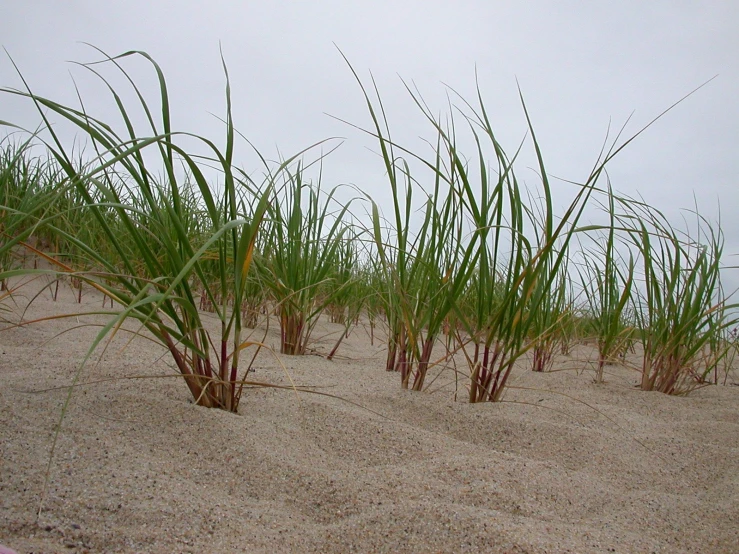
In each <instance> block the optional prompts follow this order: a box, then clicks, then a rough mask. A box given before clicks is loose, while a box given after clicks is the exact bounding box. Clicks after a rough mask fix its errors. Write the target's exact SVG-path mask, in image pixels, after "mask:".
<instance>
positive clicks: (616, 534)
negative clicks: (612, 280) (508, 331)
mask: <svg viewBox="0 0 739 554" xmlns="http://www.w3.org/2000/svg"><path fill="white" fill-rule="evenodd" d="M65 287H66V288H63V289H62V290H61V292H60V298H59V300H58V301H57V302H52V301H51V299H50V298H49V294H48V292H47V293H44V294H42V295H41V296H40V297H39V298H38V299H37V300H36V301H35V302H34V303H33V304H32V305H31V307H30V308H29V309H28V311H27V313H26V314H25V317H26V319H33V318H36V317H42V316H45V315H51V314H55V313H68V312H70V311H73V310H86V309H87V310H89V309H98V308H99V307H100V306H101V299H100V297H99V296H98V295H97V294H96V293H94V292H93V291H85V294H84V295H83V305H82V306H81V307H80V306H78V305H77V304H75V303H74V300H73V294H72V291H71V290H70V288H69V286H68V285H66V286H65ZM28 290H29V291H30V290H31V289H30V288H29V289H28ZM25 294H26V295H29V294H30V292H26V293H25ZM24 302H25V300H24V299H23V298H20V297H19V298H18V303H19V308H20V307H22V306H23V303H24ZM19 308H16V309H15V311H16V314H17V313H18V310H19ZM94 321H96V320H95V318H92V317H89V316H82V317H80V318H79V323H85V322H94ZM97 321H100V319H99V318H98V319H97ZM79 323H78V321H77V320H57V321H50V322H46V323H40V324H35V325H32V326H28V327H23V328H17V329H11V330H6V331H3V332H0V353H1V354H0V355H1V357H0V439H2V440H1V446H0V543H2V544H5V545H7V546H9V547H12V548H13V549H15V550H16V551H18V552H19V553H31V552H33V553H53V552H209V553H231V552H336V553H339V552H491V553H495V552H530V553H539V552H669V553H682V552H696V553H697V552H716V553H720V552H737V551H738V549H739V547H738V546H737V545H739V456H737V454H738V453H739V387H736V386H726V387H707V388H704V389H701V390H699V391H697V392H695V393H694V394H693V395H691V396H690V397H687V398H671V397H668V396H665V395H662V394H659V393H643V392H640V391H638V390H636V389H634V387H633V383H635V382H636V378H637V375H636V374H635V373H634V372H632V371H630V370H628V369H626V368H623V367H612V368H609V370H610V374H609V375H608V382H607V383H606V384H604V385H600V386H597V385H594V384H593V383H592V372H590V371H583V370H584V369H585V368H587V367H588V363H587V361H586V358H587V357H588V356H592V352H591V351H590V350H589V349H588V348H585V347H581V348H579V349H577V351H576V352H575V353H574V355H573V356H560V357H559V358H558V360H557V364H556V366H555V368H556V369H566V371H557V372H552V373H546V374H533V373H532V372H531V371H529V370H528V369H527V368H525V367H521V368H519V370H518V371H517V374H516V382H515V384H516V385H519V386H524V387H531V388H534V389H536V390H515V389H512V390H511V391H510V392H509V394H508V396H507V399H509V400H516V401H519V402H521V403H513V402H510V403H502V404H496V405H491V404H480V405H469V404H467V403H465V402H464V401H459V402H455V401H454V400H453V391H454V383H453V374H452V373H451V372H447V373H445V374H444V375H443V376H442V377H441V378H440V379H439V380H437V382H436V383H435V384H434V388H438V389H439V390H438V391H437V392H436V393H434V394H423V393H421V394H419V393H412V392H408V391H402V390H401V389H400V386H399V377H398V375H397V374H393V373H387V372H385V371H384V370H383V364H384V359H385V352H384V350H383V348H382V347H381V346H380V345H377V344H376V345H375V346H374V347H373V346H371V345H370V342H369V338H368V336H367V334H366V333H365V332H364V330H362V329H358V330H355V331H354V332H353V333H352V335H351V336H350V337H349V339H347V340H346V342H345V343H344V344H343V345H342V347H341V348H340V350H339V357H338V358H337V359H336V360H334V361H333V362H329V361H326V360H325V359H324V358H323V357H321V356H320V355H308V356H304V357H287V356H280V359H281V360H282V362H283V363H284V364H285V366H286V367H287V369H288V371H289V373H290V375H291V376H292V378H293V379H294V381H295V382H296V383H298V384H301V385H312V386H315V387H317V389H316V390H320V391H324V392H328V393H330V394H335V395H338V396H340V397H343V398H345V399H346V400H349V401H351V402H354V403H356V404H359V405H361V406H362V407H358V406H356V405H354V404H350V403H348V402H342V401H339V400H336V399H332V398H327V397H323V396H316V395H310V394H304V393H301V394H300V395H299V396H297V395H296V394H295V393H293V392H287V391H278V390H269V389H252V390H248V391H246V392H245V393H244V397H243V399H242V403H241V409H240V415H238V416H235V415H231V414H227V413H223V412H221V411H217V410H208V409H204V408H200V407H197V406H194V405H193V404H192V403H191V401H190V399H189V398H188V392H187V389H186V387H185V385H184V384H183V383H182V381H181V380H180V379H178V378H166V379H150V378H146V379H132V378H131V377H134V376H159V375H173V371H172V369H171V367H170V361H169V358H168V357H167V356H166V355H165V353H164V352H163V351H162V349H161V348H159V347H158V346H157V345H156V344H154V343H152V342H150V341H147V340H145V339H144V338H136V339H135V340H132V341H130V340H129V338H130V337H128V336H123V335H121V336H119V337H117V338H116V339H115V340H114V341H113V343H112V344H110V345H109V347H108V349H107V351H106V352H105V353H104V354H103V355H102V358H101V359H100V362H99V363H98V364H97V365H95V364H90V365H89V366H88V367H87V368H86V369H85V370H84V372H83V374H82V379H83V380H84V381H92V380H99V379H105V378H107V377H127V378H126V379H120V380H113V381H107V382H102V383H97V384H91V385H88V386H85V387H83V388H80V389H78V390H76V392H75V393H74V395H73V397H72V403H71V406H70V409H69V411H68V413H67V414H66V417H65V418H64V421H63V426H62V431H61V433H60V434H59V440H58V444H57V450H56V454H55V457H54V459H53V462H52V465H51V474H50V477H51V480H50V486H49V490H48V496H47V498H46V501H45V505H44V510H43V512H42V515H41V518H40V520H39V522H38V524H37V523H36V522H35V515H36V509H37V507H38V502H39V498H40V494H41V491H42V487H43V482H44V475H45V472H46V466H47V462H48V459H49V451H50V447H51V443H52V438H53V434H54V429H55V427H56V425H57V422H58V420H59V416H60V410H61V407H62V405H63V403H64V400H65V398H66V394H67V392H66V389H63V388H62V389H57V390H52V391H47V392H32V391H40V390H42V389H48V388H51V387H63V386H65V385H68V384H70V383H71V381H72V379H73V377H74V374H75V372H76V370H77V368H78V366H79V363H80V361H81V360H82V357H83V356H84V354H85V351H86V349H87V347H88V345H89V344H90V342H91V340H92V337H94V335H95V333H96V329H95V328H92V327H80V328H78V329H75V330H72V331H69V332H67V333H63V334H60V333H61V332H62V331H64V330H67V329H70V328H72V327H74V326H77V325H79ZM129 327H131V328H134V326H133V325H129ZM337 330H338V326H336V325H331V324H329V323H321V325H320V327H319V329H317V331H316V333H315V336H316V337H317V338H318V339H319V340H317V341H316V343H315V344H314V346H315V349H316V352H317V353H318V354H320V353H323V354H325V353H327V352H328V351H329V350H330V348H331V347H332V346H333V344H334V342H335V337H336V334H335V333H336V332H337ZM260 333H263V331H260ZM276 333H277V329H276V328H275V326H274V324H273V326H272V330H271V331H270V332H269V334H268V336H267V342H268V343H270V344H274V345H277V334H276ZM259 338H261V335H259ZM439 351H440V350H439ZM252 377H253V378H255V379H260V380H265V381H269V382H273V383H280V384H287V383H289V381H288V379H287V377H286V375H285V373H284V371H283V370H282V369H281V368H280V366H279V364H277V363H276V361H275V360H274V358H273V357H272V356H271V355H269V354H268V353H264V354H262V355H260V357H259V358H258V360H257V362H256V373H255V374H253V376H252ZM463 386H464V383H463V381H462V382H460V398H461V399H463V398H464V390H463ZM558 393H562V394H558ZM564 395H568V396H570V397H575V398H578V399H580V400H582V401H584V402H586V403H587V404H588V405H589V406H591V407H592V408H591V407H589V406H586V405H585V404H583V403H581V402H576V401H574V400H573V399H572V398H568V396H564ZM593 408H596V409H597V411H596V410H594V409H593Z"/></svg>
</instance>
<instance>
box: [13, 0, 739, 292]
mask: <svg viewBox="0 0 739 554" xmlns="http://www.w3.org/2000/svg"><path fill="white" fill-rule="evenodd" d="M738 27H739V3H737V2H733V1H728V0H721V1H703V2H686V1H681V0H672V1H620V2H600V1H589V2H584V1H561V2H546V1H534V2H494V1H483V0H479V1H473V0H459V1H457V2H438V1H428V0H426V1H423V2H422V1H416V0H397V1H396V2H388V1H373V2H348V1H346V0H343V1H338V0H335V1H333V0H332V1H327V0H317V1H313V2H308V1H303V2H299V1H293V2H285V1H274V2H264V1H259V2H257V1H246V2H235V1H231V2H229V1H225V0H221V1H218V0H214V1H210V2H207V3H206V2H192V1H187V0H180V1H177V2H173V1H151V0H150V1H140V0H131V1H128V2H100V1H99V0H96V1H89V0H79V1H72V0H69V1H34V0H29V1H26V2H15V1H12V0H0V41H1V42H2V45H3V46H4V47H5V48H6V49H7V50H8V52H9V53H10V55H11V56H12V57H13V59H14V60H15V62H16V63H17V64H18V66H19V67H20V69H21V70H22V72H23V74H24V76H25V77H26V78H27V80H28V81H29V83H30V84H31V86H32V88H33V89H34V91H35V92H36V93H38V94H41V95H45V96H50V97H52V98H54V99H58V100H61V101H64V102H68V103H71V104H74V103H75V93H74V88H73V85H72V81H71V78H70V75H69V72H70V70H71V71H72V74H73V75H74V76H75V79H78V82H79V83H80V85H81V86H82V94H83V97H84V99H85V101H86V102H89V103H90V106H92V107H93V108H94V109H97V110H98V111H97V113H106V112H105V110H111V109H112V103H111V102H110V100H109V99H108V98H106V97H105V96H104V95H103V94H101V93H102V92H103V91H102V89H101V88H100V87H99V86H96V85H94V84H92V83H91V82H90V80H89V79H87V78H86V77H85V75H84V72H83V71H81V70H79V69H75V68H74V67H73V66H72V65H70V64H69V63H66V62H67V61H68V60H75V61H90V60H93V59H97V54H96V53H94V52H93V51H92V50H90V49H89V48H88V47H86V46H84V45H82V44H80V42H81V41H84V42H90V43H93V44H95V45H96V46H99V47H100V48H102V49H104V50H106V51H107V52H108V53H110V54H118V53H122V52H123V51H126V50H130V49H138V50H145V51H147V52H148V53H150V54H151V55H152V56H153V57H154V58H155V59H156V60H157V61H158V62H159V64H160V65H161V66H162V68H163V69H164V72H165V74H166V77H167V79H168V85H169V90H170V94H171V97H172V99H173V112H174V120H175V123H174V126H175V128H177V129H181V130H188V131H193V132H196V133H199V134H204V135H206V136H208V137H211V138H214V139H218V138H220V137H221V136H222V133H221V129H222V125H221V124H220V123H219V122H218V121H217V120H216V119H215V118H214V117H213V116H212V115H210V113H215V114H218V115H223V114H224V93H223V84H224V78H223V73H222V69H221V65H220V58H219V42H220V44H221V45H222V48H223V53H224V56H225V59H226V62H227V64H228V68H229V72H230V75H231V81H232V89H233V101H234V115H235V121H236V125H237V127H238V129H239V130H240V131H242V132H243V133H244V134H245V135H246V136H247V137H248V138H249V139H250V140H251V141H252V142H254V143H255V144H256V145H257V146H258V147H259V148H260V150H261V151H262V152H263V153H265V154H268V155H270V156H273V157H274V156H276V152H277V147H279V149H280V151H281V152H282V153H284V154H291V153H294V152H296V151H298V150H299V149H301V148H304V147H306V146H308V145H309V144H311V143H313V142H316V141H318V140H320V139H323V138H327V137H333V136H340V137H345V138H346V139H347V140H346V141H345V143H344V144H343V145H342V146H341V148H340V149H339V151H337V152H336V153H334V154H333V155H332V157H331V158H330V159H329V160H328V161H327V166H326V167H327V172H326V180H327V183H326V184H327V185H334V184H338V183H340V182H351V183H354V184H356V185H357V186H359V187H361V188H362V190H364V191H366V192H368V193H370V194H371V195H373V196H374V197H375V198H377V200H378V201H380V202H382V199H383V198H386V197H387V195H388V187H387V184H386V182H385V181H384V180H383V174H382V164H381V163H380V161H379V159H377V158H376V156H375V155H374V154H373V153H372V152H371V151H370V150H369V149H370V148H374V143H373V142H372V141H371V140H370V139H368V138H367V137H365V136H362V134H361V133H359V132H357V131H355V130H353V129H352V128H351V127H348V126H347V125H344V124H342V123H340V122H337V121H336V120H334V119H331V118H330V117H328V116H327V115H325V114H326V113H329V114H332V115H335V116H337V117H340V118H342V119H346V120H349V121H351V122H354V123H357V124H359V125H362V126H368V125H369V122H370V120H369V116H368V114H367V111H366V109H365V107H364V105H363V100H362V97H361V94H360V91H359V89H358V87H357V84H356V83H355V82H354V80H353V77H352V76H351V73H350V71H349V70H348V68H347V66H346V64H345V63H344V61H343V60H342V58H341V56H340V54H339V53H338V51H337V50H336V48H335V46H334V44H333V43H336V45H338V46H339V47H340V48H341V49H342V50H343V52H344V53H345V54H346V56H347V57H348V58H349V60H350V61H351V62H352V64H353V65H354V67H355V68H356V69H357V71H359V72H360V74H361V75H362V76H363V77H367V76H368V72H369V71H372V73H373V74H374V76H375V78H376V79H377V82H378V84H379V87H380V91H381V93H382V97H383V101H384V102H385V104H386V107H387V108H388V111H389V114H390V122H391V128H392V130H393V131H394V133H396V135H397V136H399V137H400V138H401V139H402V140H407V141H410V143H411V144H416V145H417V144H420V143H418V142H417V141H416V142H414V141H415V140H416V137H417V136H418V135H423V136H425V137H427V138H432V133H430V130H429V128H428V126H426V125H424V124H423V121H422V119H421V117H420V115H419V113H418V112H417V111H416V110H415V109H414V107H413V105H412V104H411V102H410V99H409V97H408V95H407V93H406V92H405V90H404V89H403V86H402V84H401V82H400V80H399V78H398V75H400V76H402V77H403V78H404V79H406V80H408V81H414V82H415V83H416V84H417V86H418V87H419V89H420V90H421V92H422V93H423V94H424V96H425V97H426V98H427V100H428V101H429V103H430V104H431V105H432V106H433V107H434V109H440V108H442V107H443V103H444V101H445V100H444V99H445V89H444V87H443V85H442V83H447V84H449V85H451V86H453V87H454V88H455V89H456V90H458V91H459V92H461V93H462V94H463V95H464V96H465V97H467V98H469V99H474V90H475V89H474V87H475V77H474V72H475V68H477V71H478V74H479V80H480V85H481V89H482V91H483V95H484V98H485V102H486V106H487V108H488V110H489V111H490V113H491V116H492V118H493V125H494V127H495V128H496V129H497V130H498V133H499V137H500V139H501V141H502V142H503V144H504V146H507V149H508V150H509V151H513V150H514V149H515V147H516V146H517V143H518V141H519V140H520V139H521V138H522V137H523V135H524V132H525V120H524V118H523V113H522V110H521V107H520V102H519V99H518V91H517V88H516V79H518V82H519V83H520V86H521V89H522V91H523V94H524V96H525V98H526V102H527V106H528V108H529V111H530V113H531V116H532V119H533V122H534V126H535V129H536V132H537V135H538V138H539V140H540V143H541V146H542V148H543V152H544V156H545V160H546V161H547V165H548V170H549V172H550V173H551V174H554V175H557V176H560V177H564V178H567V179H572V180H582V179H584V178H585V177H586V176H587V174H588V173H589V170H590V168H591V166H592V164H593V162H594V161H595V158H596V156H597V153H598V151H599V149H600V145H601V142H602V141H603V138H604V135H605V132H606V129H607V126H608V123H609V119H610V120H612V122H613V124H614V125H615V126H617V127H618V126H620V125H621V124H623V122H624V121H625V120H626V118H627V117H628V116H629V115H630V114H631V113H632V112H634V116H633V119H632V122H631V123H630V124H629V126H628V127H627V131H631V132H636V131H637V130H638V129H639V128H640V127H641V126H643V125H644V124H646V123H647V122H648V121H650V120H651V119H652V118H653V117H655V116H656V115H657V114H659V113H660V112H661V111H662V110H663V109H665V108H667V107H668V106H669V105H670V104H672V103H673V102H674V101H676V100H678V99H679V98H680V97H682V96H684V95H685V94H686V93H688V92H689V91H691V90H692V89H694V88H695V87H697V86H698V85H700V84H701V83H703V82H704V81H706V80H708V79H710V78H711V77H713V76H714V75H717V74H718V78H717V79H716V80H714V81H713V82H712V83H710V84H709V85H708V86H707V87H705V88H704V89H702V90H701V91H699V92H698V93H697V94H696V95H694V96H693V97H691V98H689V99H688V100H687V101H686V102H685V103H683V104H682V105H680V106H678V107H677V108H676V109H675V110H674V111H673V112H671V113H670V114H668V115H667V116H666V117H665V118H664V119H663V120H661V121H660V122H658V123H657V124H656V125H655V126H654V127H652V128H651V129H650V130H648V131H647V133H646V134H645V135H643V136H641V137H640V138H638V139H637V141H636V142H635V143H633V144H632V145H631V146H630V147H629V148H628V149H627V150H626V151H625V152H623V153H622V154H621V155H620V156H619V157H618V158H616V159H615V160H614V161H613V162H612V165H611V166H610V175H611V178H612V181H613V184H614V187H615V188H616V189H618V190H620V191H623V192H625V193H627V194H632V195H635V194H641V195H643V196H644V197H645V198H646V199H647V201H649V202H650V203H651V204H652V205H654V206H656V207H659V208H660V209H663V210H664V211H665V212H666V213H668V214H670V216H671V219H672V220H673V221H675V222H679V219H678V218H679V209H680V208H691V207H692V206H693V195H694V194H695V195H696V197H697V199H698V202H699V207H700V208H701V211H702V212H704V213H705V214H706V215H709V216H711V217H713V216H715V215H716V213H717V209H716V207H717V206H718V204H719V201H720V205H721V212H722V218H723V227H724V230H725V233H726V236H727V254H734V253H739V217H737V216H738V215H739V213H738V212H739V204H738V203H737V199H738V198H739V189H737V187H736V176H737V175H739V156H738V155H737V151H738V149H739V102H737V98H739V55H737V54H738V53H739V38H738V37H739V34H738V33H736V29H737V28H738ZM128 67H132V68H133V69H134V74H136V75H137V76H138V77H140V78H141V79H142V80H143V81H142V82H144V81H145V82H148V83H151V84H152V85H154V79H153V75H152V73H151V72H150V71H148V70H146V69H145V66H144V64H143V63H140V62H136V63H134V64H129V65H128ZM137 68H138V69H137ZM0 85H2V86H19V80H18V77H17V75H16V74H15V73H14V70H13V68H12V65H11V63H10V61H9V59H8V58H7V56H4V55H3V56H2V57H0ZM145 88H146V87H145ZM148 90H149V91H151V92H154V89H153V86H152V88H148ZM152 98H153V96H152ZM209 112H210V113H209ZM0 119H5V120H10V121H13V122H17V123H21V124H24V125H29V126H33V125H34V124H35V122H36V120H37V118H36V116H35V115H34V114H33V112H32V111H31V110H29V109H28V105H21V104H19V103H17V102H15V101H14V100H12V99H10V98H7V97H3V98H2V100H1V101H0ZM519 176H520V177H524V178H525V179H526V180H527V181H528V180H529V179H531V180H535V175H534V174H533V172H530V171H527V170H526V169H525V168H524V169H523V170H522V169H519ZM563 199H564V197H563ZM726 261H727V262H732V263H733V262H739V260H737V259H735V258H731V257H727V259H726ZM732 280H733V279H732Z"/></svg>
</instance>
